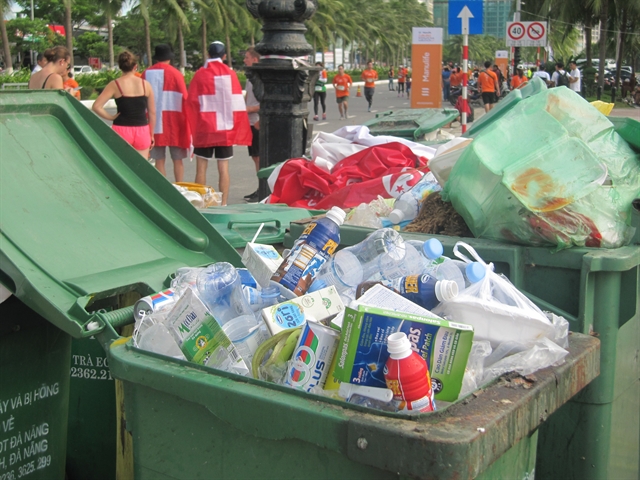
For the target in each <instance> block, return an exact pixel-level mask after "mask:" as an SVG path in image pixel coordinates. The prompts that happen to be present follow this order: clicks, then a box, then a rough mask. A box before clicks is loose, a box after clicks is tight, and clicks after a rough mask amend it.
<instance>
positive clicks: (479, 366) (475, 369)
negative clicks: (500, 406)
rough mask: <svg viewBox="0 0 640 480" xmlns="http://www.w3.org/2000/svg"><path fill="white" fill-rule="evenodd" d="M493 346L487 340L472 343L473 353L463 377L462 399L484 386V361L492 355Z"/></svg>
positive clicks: (460, 396)
mask: <svg viewBox="0 0 640 480" xmlns="http://www.w3.org/2000/svg"><path fill="white" fill-rule="evenodd" d="M491 352H492V349H491V344H490V343H489V342H488V341H486V340H480V341H475V340H474V341H473V342H471V351H470V352H469V359H468V360H467V368H465V369H464V376H463V377H462V387H461V388H460V395H458V398H462V397H464V396H465V395H468V394H469V393H471V392H474V391H476V390H477V389H478V387H480V386H481V385H482V379H483V377H484V361H485V359H486V358H487V357H488V356H489V355H490V354H491Z"/></svg>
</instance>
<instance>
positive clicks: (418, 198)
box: [389, 172, 442, 224]
mask: <svg viewBox="0 0 640 480" xmlns="http://www.w3.org/2000/svg"><path fill="white" fill-rule="evenodd" d="M440 190H442V187H440V184H439V183H438V181H437V180H436V177H434V176H433V173H431V172H429V173H427V174H426V175H424V176H423V177H422V178H421V179H420V181H419V182H418V183H416V184H415V185H414V186H413V188H412V189H411V190H409V191H408V192H405V193H403V194H402V195H400V196H399V197H398V198H397V199H396V201H395V203H394V204H393V210H392V211H391V213H390V214H389V221H390V222H392V223H395V224H398V223H400V222H402V221H404V220H413V219H414V218H416V217H417V216H418V212H420V206H421V205H422V201H423V200H424V199H425V198H426V197H427V196H428V195H430V194H431V193H434V192H439V191H440Z"/></svg>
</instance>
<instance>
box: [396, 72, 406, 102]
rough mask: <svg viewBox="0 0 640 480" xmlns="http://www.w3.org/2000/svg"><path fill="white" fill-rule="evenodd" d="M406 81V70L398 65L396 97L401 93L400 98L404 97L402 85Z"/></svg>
mask: <svg viewBox="0 0 640 480" xmlns="http://www.w3.org/2000/svg"><path fill="white" fill-rule="evenodd" d="M406 79H407V69H406V68H405V67H404V65H400V67H399V68H398V96H400V93H402V96H403V97H404V84H405V83H406Z"/></svg>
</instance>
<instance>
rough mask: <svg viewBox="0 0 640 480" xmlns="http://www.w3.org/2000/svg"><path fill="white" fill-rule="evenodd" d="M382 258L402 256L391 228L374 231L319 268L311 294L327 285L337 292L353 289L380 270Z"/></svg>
mask: <svg viewBox="0 0 640 480" xmlns="http://www.w3.org/2000/svg"><path fill="white" fill-rule="evenodd" d="M399 248H400V249H399ZM382 254H388V255H391V256H393V257H395V258H397V259H398V260H400V259H401V258H402V257H403V256H404V240H403V239H402V237H401V236H400V234H399V233H398V232H396V231H395V230H393V229H391V228H381V229H379V230H376V231H375V232H373V233H371V234H370V235H369V236H367V238H365V239H364V240H363V241H362V242H360V243H358V244H356V245H353V246H351V247H347V248H345V249H343V250H340V251H338V252H337V253H336V254H335V255H334V256H333V257H331V258H330V259H329V260H328V261H327V262H326V263H325V264H324V265H323V266H322V268H321V269H320V271H319V272H318V275H317V276H316V280H315V281H314V282H313V285H312V288H311V289H310V291H315V290H319V289H320V288H324V286H327V285H333V286H335V287H336V290H338V292H344V291H346V290H349V289H351V288H354V287H356V286H357V285H358V284H360V283H361V282H362V280H364V279H365V278H368V277H370V276H371V275H372V274H374V273H376V272H378V271H379V270H380V265H379V260H380V255H382ZM316 284H317V285H316Z"/></svg>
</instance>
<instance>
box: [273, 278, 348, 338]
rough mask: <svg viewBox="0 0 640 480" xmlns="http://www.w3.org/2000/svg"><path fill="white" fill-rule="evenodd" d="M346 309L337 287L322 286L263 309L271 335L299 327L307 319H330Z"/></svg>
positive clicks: (323, 320)
mask: <svg viewBox="0 0 640 480" xmlns="http://www.w3.org/2000/svg"><path fill="white" fill-rule="evenodd" d="M343 310H344V303H342V300H341V299H340V295H339V294H338V291H337V290H336V288H335V287H333V286H330V287H326V288H322V289H320V290H317V291H315V292H312V293H307V294H305V295H302V296H301V297H296V298H292V299H291V300H287V301H286V302H282V303H278V304H277V305H271V306H270V307H267V308H265V309H263V310H262V319H263V320H264V323H266V324H267V327H268V328H269V331H270V332H271V335H275V334H276V333H278V332H281V331H282V330H288V329H290V328H297V327H299V326H301V325H302V324H304V322H305V320H311V321H315V322H320V323H325V324H326V323H328V321H329V320H330V319H331V318H332V317H333V316H334V315H336V314H338V313H340V312H342V311H343Z"/></svg>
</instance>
